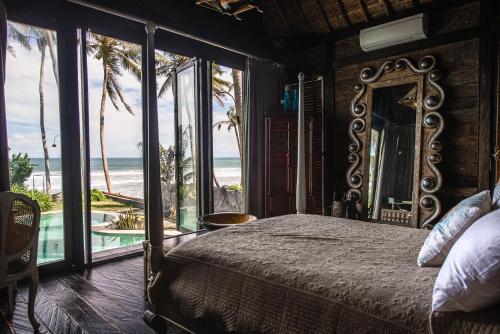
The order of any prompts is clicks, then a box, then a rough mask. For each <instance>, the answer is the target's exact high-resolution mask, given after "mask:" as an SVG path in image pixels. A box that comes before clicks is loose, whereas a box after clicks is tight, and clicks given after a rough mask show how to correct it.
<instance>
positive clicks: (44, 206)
mask: <svg viewBox="0 0 500 334" xmlns="http://www.w3.org/2000/svg"><path fill="white" fill-rule="evenodd" d="M10 191H12V192H15V193H19V194H24V195H26V196H28V197H29V198H31V199H32V200H34V201H35V202H37V203H38V205H39V206H40V210H42V212H45V211H50V210H52V209H53V208H54V205H55V203H54V199H53V198H52V196H51V195H50V194H47V193H44V192H41V191H38V190H36V189H31V190H28V189H27V188H26V186H24V185H20V184H13V185H12V186H11V188H10Z"/></svg>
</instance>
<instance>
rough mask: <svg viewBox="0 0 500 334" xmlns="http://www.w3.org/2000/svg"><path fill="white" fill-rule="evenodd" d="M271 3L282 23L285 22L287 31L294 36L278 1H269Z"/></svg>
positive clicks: (292, 29) (293, 30)
mask: <svg viewBox="0 0 500 334" xmlns="http://www.w3.org/2000/svg"><path fill="white" fill-rule="evenodd" d="M271 2H272V3H273V4H274V5H275V6H276V9H277V10H278V14H279V15H280V17H281V19H282V20H283V21H285V23H286V25H287V26H288V30H290V33H292V34H295V29H294V28H293V26H292V25H291V24H290V21H289V20H288V17H287V15H286V14H285V12H284V11H283V9H282V8H281V5H280V3H279V0H275V1H271Z"/></svg>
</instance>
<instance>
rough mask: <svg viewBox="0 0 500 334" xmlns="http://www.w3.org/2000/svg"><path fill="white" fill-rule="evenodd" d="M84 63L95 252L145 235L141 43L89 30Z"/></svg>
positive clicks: (135, 242)
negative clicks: (86, 71) (86, 74)
mask: <svg viewBox="0 0 500 334" xmlns="http://www.w3.org/2000/svg"><path fill="white" fill-rule="evenodd" d="M87 67H88V90H89V145H90V171H91V176H90V186H91V189H92V193H91V220H92V221H91V224H92V245H91V246H92V252H93V253H94V257H95V256H100V255H103V253H100V252H102V251H107V250H110V249H115V248H119V247H124V246H131V245H135V244H138V243H140V242H141V241H143V240H144V235H145V233H144V177H143V160H142V159H143V158H142V140H143V137H142V136H143V135H142V101H141V95H142V92H141V79H140V77H141V47H140V46H139V45H135V44H132V43H128V42H124V41H121V40H118V39H115V38H111V37H107V36H103V35H98V34H93V33H89V34H87ZM96 253H97V254H96Z"/></svg>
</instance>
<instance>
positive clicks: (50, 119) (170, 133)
mask: <svg viewBox="0 0 500 334" xmlns="http://www.w3.org/2000/svg"><path fill="white" fill-rule="evenodd" d="M12 45H13V46H14V48H15V54H16V56H15V57H13V56H12V55H11V54H8V55H7V76H6V104H7V121H8V136H9V147H10V148H11V152H12V153H14V152H15V153H17V152H23V153H24V152H26V153H28V154H29V155H30V156H31V157H33V158H37V157H38V158H40V157H43V150H42V144H41V135H40V100H39V90H38V89H39V87H38V85H39V73H40V52H39V51H38V49H37V48H36V47H33V48H32V50H31V51H28V50H25V49H23V48H22V47H20V45H19V44H17V43H13V44H12ZM224 70H225V73H224V74H223V78H224V79H226V80H232V77H231V72H230V69H227V68H224ZM44 71H45V88H44V93H45V127H46V133H47V141H48V145H49V153H50V155H51V157H59V156H60V147H61V146H60V136H59V135H60V116H59V112H60V111H59V93H58V88H57V85H56V82H55V79H54V75H53V72H52V65H51V62H50V57H49V55H48V53H47V58H46V63H45V68H44ZM88 79H89V84H88V86H89V113H90V117H89V123H90V133H89V136H90V147H91V152H90V154H91V156H92V157H100V156H101V153H100V140H99V109H100V103H101V97H102V80H103V68H102V64H101V63H100V62H99V60H97V59H95V58H93V57H92V56H89V57H88ZM119 82H120V85H121V88H122V92H123V96H124V98H125V100H126V101H127V103H128V104H130V106H131V107H132V109H133V111H134V113H135V115H131V114H130V113H129V112H127V111H126V110H125V108H123V105H121V103H120V102H119V106H120V110H119V111H117V110H116V109H115V108H114V106H113V105H112V103H111V101H110V99H109V97H108V99H107V102H106V105H105V106H106V107H105V108H106V109H105V110H106V111H105V119H104V121H105V144H106V151H107V154H108V157H140V156H141V153H140V151H139V150H138V148H137V144H138V143H140V142H142V141H143V138H142V127H143V125H142V90H141V82H140V81H138V80H137V79H136V78H135V77H134V76H133V75H131V74H130V73H128V72H127V71H125V70H124V71H123V73H122V76H121V77H120V78H119ZM160 84H161V82H158V85H160ZM231 105H232V100H230V99H227V100H226V101H225V103H224V106H220V105H219V104H217V103H214V104H213V120H214V122H217V121H221V120H225V119H227V116H226V112H227V110H228V109H229V107H230V106H231ZM158 120H159V134H160V142H161V144H162V145H164V146H170V145H173V144H174V140H175V135H174V131H175V128H174V98H173V95H172V91H171V89H169V90H168V91H167V92H166V93H165V94H164V95H163V96H162V97H161V98H160V99H159V100H158ZM58 136H59V137H58ZM54 138H55V139H54ZM53 142H55V143H56V147H55V148H53V147H52V143H53ZM213 142H214V149H213V151H214V156H215V157H237V156H239V153H238V146H237V143H236V138H235V136H234V132H233V131H231V132H228V131H227V130H226V129H221V130H220V131H218V130H217V129H214V131H213Z"/></svg>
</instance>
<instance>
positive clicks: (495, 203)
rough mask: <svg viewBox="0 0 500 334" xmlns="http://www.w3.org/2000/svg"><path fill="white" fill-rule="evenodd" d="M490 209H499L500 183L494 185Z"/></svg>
mask: <svg viewBox="0 0 500 334" xmlns="http://www.w3.org/2000/svg"><path fill="white" fill-rule="evenodd" d="M491 206H492V210H496V209H500V183H498V184H497V185H496V186H495V190H494V191H493V198H492V199H491Z"/></svg>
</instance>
